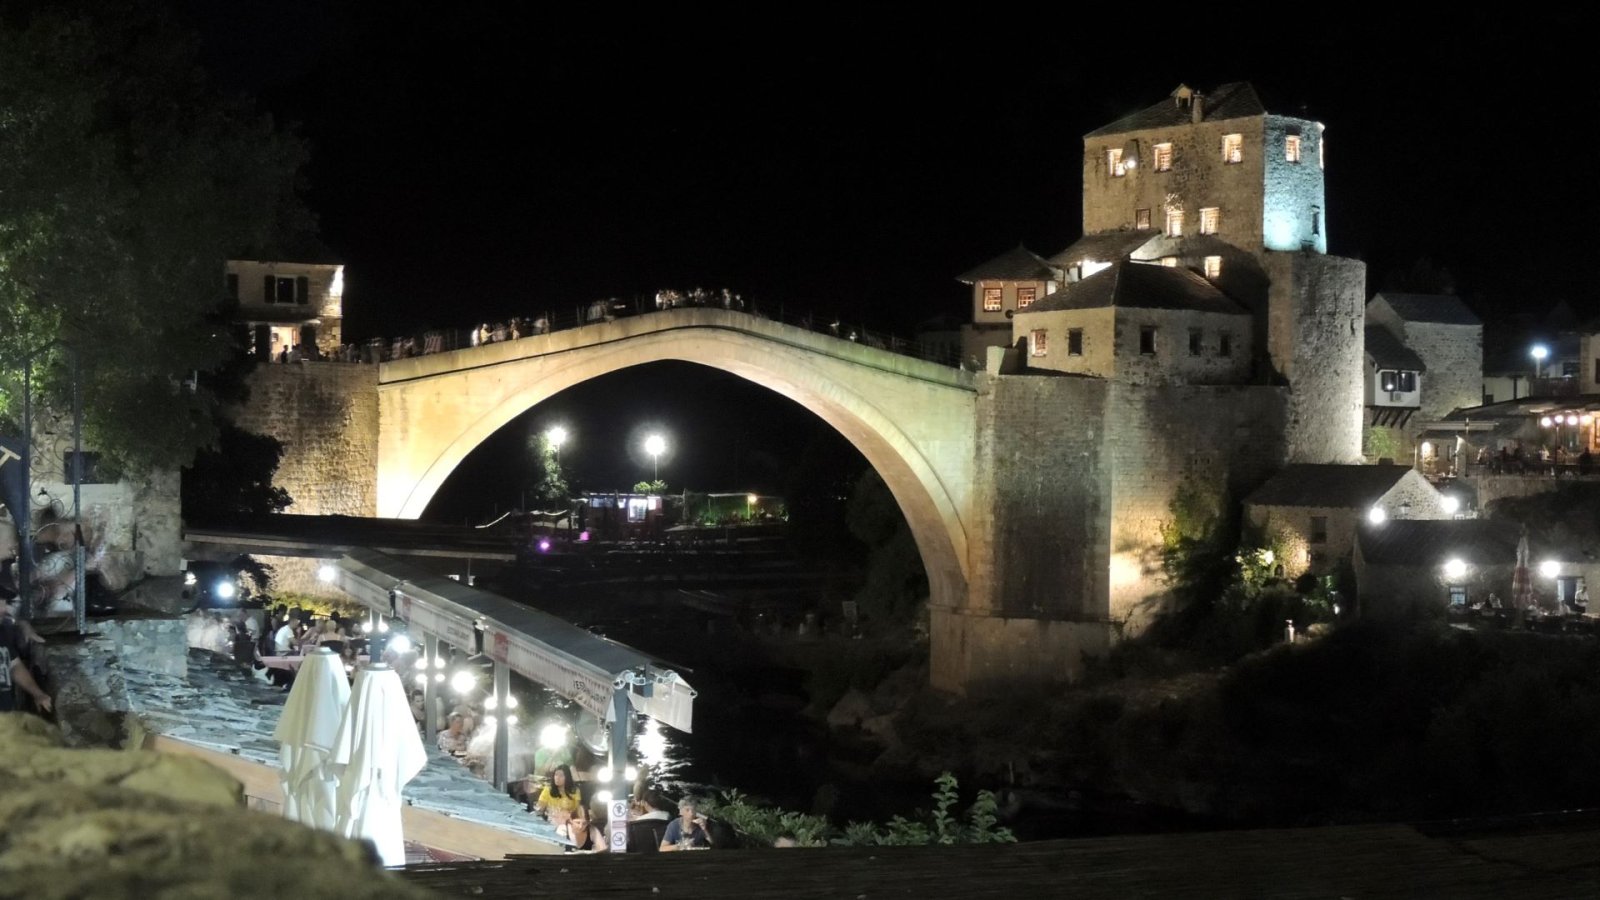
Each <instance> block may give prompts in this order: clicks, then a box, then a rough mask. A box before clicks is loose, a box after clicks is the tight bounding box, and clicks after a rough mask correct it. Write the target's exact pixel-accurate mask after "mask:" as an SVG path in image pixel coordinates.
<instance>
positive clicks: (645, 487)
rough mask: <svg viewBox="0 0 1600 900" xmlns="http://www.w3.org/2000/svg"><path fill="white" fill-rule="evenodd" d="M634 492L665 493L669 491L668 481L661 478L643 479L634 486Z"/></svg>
mask: <svg viewBox="0 0 1600 900" xmlns="http://www.w3.org/2000/svg"><path fill="white" fill-rule="evenodd" d="M633 492H634V493H635V494H665V493H666V492H667V483H666V482H665V481H661V480H659V479H657V480H656V481H641V482H638V483H637V484H635V485H634V486H633Z"/></svg>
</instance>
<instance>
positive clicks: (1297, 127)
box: [1261, 116, 1328, 253]
mask: <svg viewBox="0 0 1600 900" xmlns="http://www.w3.org/2000/svg"><path fill="white" fill-rule="evenodd" d="M1291 134H1298V135H1299V136H1300V161H1299V162H1290V161H1289V158H1288V154H1287V152H1286V148H1285V146H1284V145H1285V142H1286V141H1287V139H1288V136H1289V135H1291ZM1265 141H1266V143H1265V156H1266V179H1265V194H1264V199H1263V202H1262V225H1261V233H1262V242H1263V244H1265V246H1266V247H1267V249H1270V250H1299V249H1301V248H1302V247H1304V246H1310V247H1311V248H1312V249H1313V250H1315V251H1316V252H1318V253H1327V252H1328V204H1327V200H1326V199H1325V197H1324V190H1325V189H1324V183H1323V177H1322V174H1323V173H1322V155H1321V151H1322V126H1321V125H1320V124H1318V123H1316V122H1312V121H1310V120H1308V119H1291V118H1289V117H1287V116H1267V118H1266V136H1265Z"/></svg>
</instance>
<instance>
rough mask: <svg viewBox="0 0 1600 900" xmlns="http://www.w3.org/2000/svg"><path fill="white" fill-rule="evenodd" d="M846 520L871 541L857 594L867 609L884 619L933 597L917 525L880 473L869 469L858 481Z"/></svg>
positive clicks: (892, 618) (898, 616)
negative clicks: (915, 531) (913, 527)
mask: <svg viewBox="0 0 1600 900" xmlns="http://www.w3.org/2000/svg"><path fill="white" fill-rule="evenodd" d="M845 521H846V524H847V525H848V526H849V528H850V533H851V534H853V535H855V537H856V539H857V540H859V541H861V542H862V543H863V544H866V545H867V551H868V556H867V572H866V577H865V580H864V582H863V584H862V586H861V590H860V591H859V592H858V593H857V594H856V601H857V602H858V603H859V604H860V606H861V611H862V613H863V614H864V615H865V616H867V617H869V618H877V619H880V620H883V621H895V620H899V619H904V618H906V617H907V616H909V615H911V614H912V613H913V612H914V611H915V609H916V604H917V601H919V600H921V599H922V598H924V597H926V596H928V575H927V572H926V571H925V570H924V569H923V567H922V554H921V552H920V551H918V550H917V542H916V539H915V538H913V537H912V535H911V527H910V526H909V525H907V524H906V517H905V515H904V514H903V513H901V512H900V505H899V504H898V503H896V502H895V499H894V495H893V494H891V493H890V492H889V486H888V485H886V484H884V483H883V478H882V476H880V475H879V474H878V473H877V472H875V471H873V470H871V469H868V470H867V471H866V472H864V473H862V475H861V477H860V478H859V479H858V480H857V481H856V485H855V490H854V491H852V492H851V495H850V505H849V507H848V508H847V509H846V510H845Z"/></svg>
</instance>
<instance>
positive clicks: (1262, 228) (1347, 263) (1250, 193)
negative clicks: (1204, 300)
mask: <svg viewBox="0 0 1600 900" xmlns="http://www.w3.org/2000/svg"><path fill="white" fill-rule="evenodd" d="M1326 159H1327V157H1326V153H1325V149H1324V137H1323V125H1322V123H1320V122H1315V121H1312V120H1310V119H1303V118H1297V117H1293V116H1283V115H1275V114H1272V113H1269V112H1267V110H1266V107H1265V106H1264V105H1263V104H1262V102H1261V99H1260V97H1259V96H1257V94H1256V91H1255V89H1254V88H1253V87H1251V85H1249V84H1248V83H1245V82H1235V83H1232V84H1225V85H1222V86H1220V87H1218V88H1217V89H1216V90H1214V91H1212V92H1210V93H1206V94H1203V93H1201V92H1199V91H1195V90H1193V89H1191V88H1189V87H1188V86H1186V85H1179V86H1178V88H1177V90H1175V91H1173V92H1172V94H1171V96H1170V97H1168V98H1167V99H1166V100H1164V101H1162V102H1160V103H1157V104H1155V105H1153V106H1150V107H1148V108H1146V109H1143V110H1140V111H1138V112H1135V113H1131V114H1129V115H1127V116H1124V117H1122V118H1121V119H1118V120H1117V121H1115V122H1112V123H1111V124H1109V125H1106V126H1104V127H1102V128H1098V129H1096V130H1094V131H1091V132H1090V133H1089V134H1087V135H1085V136H1084V141H1083V230H1084V234H1085V236H1086V240H1088V238H1089V237H1094V236H1105V235H1111V234H1127V233H1141V232H1143V233H1149V234H1150V236H1151V240H1150V241H1148V242H1144V243H1141V244H1139V246H1138V247H1137V248H1136V249H1134V250H1132V251H1130V254H1129V257H1128V258H1131V259H1134V260H1136V261H1153V262H1160V263H1162V264H1166V265H1181V266H1186V267H1189V268H1194V269H1196V270H1198V271H1201V272H1203V274H1204V275H1205V276H1206V277H1207V278H1208V279H1209V280H1211V281H1212V282H1213V283H1215V284H1216V285H1217V286H1218V287H1219V288H1221V289H1222V290H1223V291H1224V292H1226V293H1227V294H1228V295H1229V296H1231V297H1233V298H1234V299H1235V300H1237V301H1238V302H1239V303H1241V304H1242V305H1244V306H1245V307H1246V308H1248V309H1250V310H1251V311H1252V312H1254V313H1255V315H1256V322H1255V330H1256V341H1255V346H1256V347H1257V348H1260V350H1261V353H1260V358H1261V361H1262V362H1263V363H1265V364H1266V365H1269V366H1270V367H1271V371H1272V372H1273V373H1275V374H1276V375H1277V376H1278V377H1280V378H1282V379H1283V380H1284V381H1286V382H1287V383H1288V385H1289V387H1290V415H1289V423H1288V429H1289V431H1288V434H1287V435H1286V438H1287V441H1288V446H1289V455H1290V459H1291V460H1292V461H1296V462H1352V461H1356V460H1358V459H1360V456H1361V424H1362V421H1361V420H1362V395H1361V383H1362V382H1361V376H1362V372H1363V360H1362V351H1361V345H1362V330H1363V324H1364V323H1363V313H1362V310H1363V305H1364V302H1365V299H1366V296H1365V294H1366V266H1365V264H1364V263H1361V262H1359V261H1357V260H1350V259H1343V258H1340V257H1335V256H1329V255H1327V249H1328V221H1327V212H1326V200H1325V196H1324V187H1323V172H1324V164H1325V162H1326ZM1103 239H1104V238H1103V237H1102V240H1103ZM1080 243H1083V242H1080ZM1074 246H1077V245H1074ZM1072 249H1073V248H1068V251H1064V254H1065V255H1070V253H1071V250H1072ZM1058 256H1060V255H1058ZM1056 261H1057V260H1056V259H1052V262H1056ZM1114 261H1115V260H1110V259H1106V260H1099V261H1098V263H1099V264H1102V265H1103V264H1105V263H1110V262H1114ZM1061 262H1063V263H1067V262H1068V261H1066V260H1062V261H1061Z"/></svg>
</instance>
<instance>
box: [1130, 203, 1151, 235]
mask: <svg viewBox="0 0 1600 900" xmlns="http://www.w3.org/2000/svg"><path fill="white" fill-rule="evenodd" d="M1133 227H1134V228H1137V229H1139V230H1140V231H1147V230H1149V228H1150V210H1149V209H1148V208H1146V209H1136V210H1134V211H1133Z"/></svg>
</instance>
